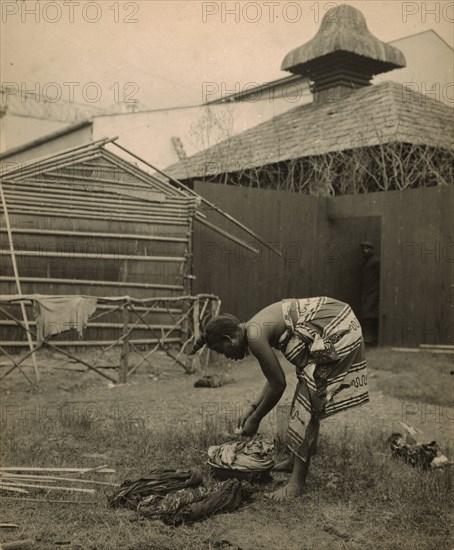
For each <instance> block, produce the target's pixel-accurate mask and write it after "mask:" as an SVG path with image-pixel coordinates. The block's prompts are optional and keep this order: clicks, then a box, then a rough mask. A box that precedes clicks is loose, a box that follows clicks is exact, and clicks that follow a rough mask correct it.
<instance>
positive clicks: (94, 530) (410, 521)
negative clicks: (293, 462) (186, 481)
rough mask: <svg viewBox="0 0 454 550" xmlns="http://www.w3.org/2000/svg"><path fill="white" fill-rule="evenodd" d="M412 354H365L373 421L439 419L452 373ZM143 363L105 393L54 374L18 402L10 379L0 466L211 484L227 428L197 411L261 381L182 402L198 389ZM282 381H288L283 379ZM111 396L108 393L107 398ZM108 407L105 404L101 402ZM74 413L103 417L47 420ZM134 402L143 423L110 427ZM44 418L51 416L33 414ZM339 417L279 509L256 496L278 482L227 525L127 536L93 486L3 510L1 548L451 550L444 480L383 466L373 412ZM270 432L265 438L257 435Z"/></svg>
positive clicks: (383, 433)
mask: <svg viewBox="0 0 454 550" xmlns="http://www.w3.org/2000/svg"><path fill="white" fill-rule="evenodd" d="M413 355H416V354H412V355H410V354H408V357H407V354H404V356H402V355H401V354H396V353H393V352H390V351H387V350H374V351H373V352H371V353H370V354H369V365H370V375H371V381H370V385H371V388H370V390H371V394H374V395H378V394H380V393H381V392H385V391H386V392H391V393H392V394H393V395H394V397H387V396H385V397H384V398H383V399H381V400H380V399H378V400H375V401H373V400H372V402H371V408H372V411H376V412H377V414H381V415H384V416H383V418H387V416H386V415H390V414H391V413H390V411H391V410H392V407H393V406H394V405H395V407H396V410H397V409H398V400H399V399H403V400H406V399H411V398H413V399H415V400H416V401H418V402H419V401H421V402H422V401H423V400H426V401H427V402H429V403H435V404H439V405H440V406H441V405H442V404H445V403H446V395H447V393H446V392H447V390H446V387H447V386H448V383H447V381H449V383H452V377H449V370H450V367H449V365H450V362H449V361H448V360H446V358H445V359H444V360H443V359H442V358H441V357H440V356H439V357H437V358H435V359H433V358H432V356H428V357H427V358H425V356H424V357H423V356H420V355H419V354H417V355H418V357H417V358H415V359H414V358H413ZM158 359H159V360H158ZM429 359H430V363H428V361H429ZM155 361H156V364H155V368H154V370H153V374H152V375H151V376H150V374H149V373H147V372H141V373H137V376H136V378H134V379H133V380H132V381H131V383H130V384H128V386H123V387H118V388H117V389H111V390H107V389H106V384H105V382H102V381H100V380H99V379H98V378H96V377H92V375H91V374H81V373H77V374H72V373H62V372H61V371H53V372H52V373H50V374H49V375H47V376H44V379H43V381H42V383H41V385H40V389H39V393H38V394H37V395H36V394H31V393H30V392H28V389H27V386H26V384H25V383H24V382H23V381H22V379H21V378H20V377H19V376H18V377H17V378H12V379H11V380H10V381H8V385H7V386H6V387H5V388H4V394H3V399H4V400H5V398H6V400H7V401H6V403H7V404H9V405H11V403H15V402H17V403H20V404H21V405H22V404H23V405H24V406H25V407H28V409H27V408H26V411H25V413H24V412H22V413H20V414H11V415H10V414H6V415H3V416H2V425H1V428H2V436H1V437H2V448H1V452H2V457H1V462H2V463H3V464H5V465H11V464H15V465H37V466H48V467H50V466H95V465H98V464H101V463H102V464H103V463H108V465H109V466H110V467H113V468H115V469H116V471H117V473H116V474H114V475H112V476H106V475H102V474H97V475H95V474H92V476H93V478H96V479H99V480H109V481H115V482H121V481H122V480H124V479H128V478H135V477H139V476H140V475H141V474H142V473H146V472H147V470H149V469H150V468H152V467H156V466H165V467H175V468H192V467H194V466H197V467H199V468H200V469H201V470H202V472H203V475H204V478H205V479H207V480H209V479H210V472H209V471H208V469H207V466H206V449H207V447H208V446H209V445H212V444H216V443H219V442H222V441H225V440H226V435H225V431H226V428H227V427H228V425H229V422H230V421H231V418H230V417H227V416H225V415H223V416H222V417H221V416H219V415H217V416H216V415H213V416H206V415H205V416H203V415H200V404H201V402H209V403H211V404H213V403H220V402H221V401H222V400H223V402H225V403H231V402H232V401H233V399H241V400H244V399H245V398H246V397H251V396H253V394H254V393H255V392H256V390H258V389H259V388H260V385H261V383H262V380H261V378H259V375H260V373H259V372H258V371H257V369H256V366H255V365H252V364H251V365H249V364H248V365H246V368H245V367H241V366H240V364H238V365H235V366H234V367H232V368H230V369H229V367H228V366H226V369H229V372H230V373H231V374H232V375H233V377H234V378H235V380H236V382H235V383H233V384H229V385H226V386H223V387H221V388H215V389H194V388H193V382H194V380H195V379H196V377H194V376H188V375H185V374H182V373H181V371H179V370H178V368H177V367H174V366H172V365H170V364H169V363H166V360H165V358H162V357H158V358H156V359H155ZM423 363H426V364H423ZM427 363H428V364H427ZM285 368H286V372H288V376H287V378H288V380H289V381H290V380H291V368H290V369H288V368H287V367H285ZM447 369H448V370H447ZM414 373H418V376H417V377H415V376H414ZM164 375H165V376H164ZM440 379H442V380H443V383H440ZM6 380H8V379H6ZM6 380H5V382H6ZM424 380H425V382H424ZM62 385H63V388H64V389H63V390H62V389H61V388H62ZM290 385H291V384H290ZM408 386H411V389H410V388H409V387H408ZM436 387H439V388H440V395H437V392H436V390H435V389H436ZM451 387H452V386H451ZM291 390H292V388H291V387H290V388H289V391H290V392H291ZM109 392H110V393H109ZM112 392H116V393H115V394H114V395H113V396H112ZM251 392H252V395H251ZM62 394H63V395H62ZM234 396H235V397H234ZM108 398H109V399H111V401H108V402H107V401H105V400H106V399H108ZM208 400H209V401H208ZM76 401H77V402H79V403H81V402H85V403H87V402H88V403H95V402H96V403H98V404H99V406H100V407H101V404H103V405H102V406H103V409H102V410H103V411H104V412H105V413H106V414H103V415H102V417H101V416H100V415H99V414H93V410H92V409H91V410H89V409H88V408H85V409H82V413H80V411H79V409H77V411H76V409H73V414H69V413H68V414H50V413H49V411H51V410H56V409H55V406H56V405H55V404H56V403H57V402H59V403H60V405H61V403H63V402H64V403H66V404H67V403H70V402H76ZM382 401H383V403H382ZM132 402H133V403H134V406H135V407H137V406H139V405H140V406H141V407H142V409H141V410H142V412H145V411H146V412H147V415H145V416H144V415H142V416H143V418H142V416H140V415H130V414H121V415H118V409H117V404H118V403H122V404H123V405H125V404H127V403H132ZM106 403H109V405H107V404H106ZM114 404H115V406H114ZM43 406H47V407H54V408H53V409H50V408H48V409H47V412H46V414H43V412H42V411H43V410H44V409H43V408H42V407H43ZM40 407H41V408H40ZM8 410H9V411H10V410H12V409H11V408H10V409H8ZM18 410H19V409H17V411H18ZM65 410H67V411H70V410H71V409H68V408H66V409H65ZM122 410H123V411H125V410H126V409H125V408H124V407H123V409H122ZM360 410H362V411H367V408H358V409H357V411H360ZM17 411H16V412H17ZM164 413H165V414H164ZM349 414H350V413H348V414H346V415H341V416H339V418H344V419H346V420H341V421H340V422H339V423H337V424H332V425H331V426H328V429H327V430H326V431H325V432H323V431H322V436H321V438H320V447H319V452H318V454H317V455H316V457H314V460H313V463H312V465H311V472H310V474H309V479H308V484H307V491H306V494H305V496H304V497H303V498H301V499H297V500H295V501H291V502H287V503H274V502H270V501H269V500H267V499H265V498H264V497H263V495H262V494H261V492H263V491H268V490H270V489H273V488H275V487H277V486H279V485H281V484H283V483H284V482H285V480H286V475H285V474H275V475H274V479H273V482H272V483H270V484H268V485H265V486H263V487H260V488H259V489H260V490H259V492H258V493H257V495H256V496H255V497H254V499H253V501H252V502H250V503H249V504H247V505H246V506H245V507H244V508H243V509H240V510H239V511H238V512H236V513H234V514H224V515H219V516H216V517H214V518H211V519H209V520H207V521H204V522H200V523H198V524H196V525H193V526H182V527H178V528H172V527H167V526H165V525H163V524H162V523H160V522H158V521H149V520H146V521H143V522H140V523H138V522H137V521H136V516H135V514H134V512H132V511H129V510H112V509H109V508H108V507H107V503H106V500H107V495H108V494H109V493H110V491H111V489H110V488H105V487H102V486H101V487H102V489H101V490H99V491H98V493H97V494H96V495H82V496H75V495H70V496H68V495H63V494H58V493H55V494H52V496H50V495H49V496H48V497H47V498H54V499H71V500H72V501H73V503H71V504H65V505H62V504H49V503H46V504H44V503H34V502H25V501H23V500H11V499H10V498H8V499H7V498H2V499H0V505H1V507H2V510H3V512H2V521H12V522H15V523H17V524H18V525H19V526H20V529H19V530H16V531H15V532H11V533H3V532H2V533H0V535H1V536H2V538H3V540H13V539H21V538H34V539H35V540H36V548H37V550H41V549H46V550H47V549H52V548H61V547H63V548H70V549H80V550H82V549H83V550H101V549H103V550H110V549H117V548H118V549H122V550H145V549H150V548H151V549H159V550H161V549H162V550H166V549H169V550H170V549H175V550H176V549H191V550H192V549H210V548H211V549H215V548H231V549H232V550H233V549H234V548H236V547H240V548H242V549H243V550H260V549H267V550H268V549H272V550H273V549H276V550H281V549H286V550H287V549H288V550H293V549H295V550H296V549H298V550H303V549H307V550H309V549H310V550H319V549H327V550H328V549H329V550H331V549H334V550H336V549H345V548H348V549H352V550H356V549H358V550H359V549H363V548H373V549H375V548H377V549H380V550H382V549H383V550H387V549H390V550H391V549H397V548H399V549H403V550H407V549H408V550H410V549H411V550H413V549H415V550H419V549H420V550H423V549H424V550H432V549H433V548H437V549H440V550H450V549H452V547H453V542H452V541H453V538H452V537H453V533H452V531H451V532H450V525H451V523H450V513H451V510H452V508H453V505H454V499H453V494H454V491H453V490H452V489H453V487H452V476H451V474H452V472H451V469H445V470H443V471H430V472H422V471H419V470H415V469H413V468H411V467H410V466H408V465H406V464H401V463H399V462H396V461H393V460H392V459H391V458H390V456H389V453H388V450H387V442H386V439H387V437H388V435H389V427H390V425H388V424H386V423H378V422H376V420H375V418H376V417H375V412H374V414H364V413H358V415H357V418H356V417H355V416H354V415H352V416H349ZM27 415H28V416H27ZM349 418H350V419H351V418H354V420H348V419H349ZM357 420H358V422H357ZM269 428H270V425H265V426H264V429H265V431H267V430H268V431H269ZM272 428H273V429H275V426H273V427H272ZM451 428H452V424H451ZM447 429H448V430H449V429H450V427H449V426H447ZM270 433H272V432H270ZM32 496H34V497H35V498H43V499H44V498H46V497H45V495H32ZM227 541H228V542H227ZM65 542H66V544H65V545H64V546H62V543H65Z"/></svg>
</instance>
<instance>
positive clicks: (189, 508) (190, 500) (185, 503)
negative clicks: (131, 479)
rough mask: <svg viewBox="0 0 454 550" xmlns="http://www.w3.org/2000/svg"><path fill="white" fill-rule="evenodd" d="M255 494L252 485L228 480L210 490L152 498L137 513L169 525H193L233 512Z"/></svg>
mask: <svg viewBox="0 0 454 550" xmlns="http://www.w3.org/2000/svg"><path fill="white" fill-rule="evenodd" d="M252 492H253V489H252V487H251V486H250V485H248V484H246V483H244V482H243V483H242V482H240V481H238V480H234V479H229V480H228V481H224V482H221V483H217V484H216V485H214V486H213V487H211V488H207V487H199V488H197V489H181V490H180V491H176V492H174V493H170V494H168V495H166V496H165V497H152V498H150V499H147V500H146V501H143V502H142V503H141V504H140V505H139V507H138V513H139V514H140V515H142V516H144V517H147V518H154V519H161V520H162V521H163V522H164V523H166V524H168V525H180V524H181V523H193V522H195V521H200V520H203V519H205V518H207V517H210V516H213V515H214V514H219V513H221V512H233V511H234V510H236V509H237V508H239V506H240V505H241V504H242V503H243V502H244V501H246V500H247V499H248V498H249V497H250V496H251V494H252Z"/></svg>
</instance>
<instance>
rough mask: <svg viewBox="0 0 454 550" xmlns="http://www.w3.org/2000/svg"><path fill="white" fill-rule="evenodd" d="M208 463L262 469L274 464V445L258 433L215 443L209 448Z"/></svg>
mask: <svg viewBox="0 0 454 550" xmlns="http://www.w3.org/2000/svg"><path fill="white" fill-rule="evenodd" d="M208 457H209V459H208V464H210V465H211V466H215V467H217V468H227V469H232V470H247V471H260V470H270V469H271V468H272V467H273V466H274V445H273V443H272V442H271V441H269V440H267V439H264V438H263V437H262V436H261V435H260V434H257V435H256V436H254V437H253V438H251V439H246V440H244V441H233V442H231V443H224V444H223V445H218V446H215V445H213V446H212V447H210V448H209V449H208Z"/></svg>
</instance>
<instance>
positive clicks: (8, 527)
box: [0, 522, 19, 529]
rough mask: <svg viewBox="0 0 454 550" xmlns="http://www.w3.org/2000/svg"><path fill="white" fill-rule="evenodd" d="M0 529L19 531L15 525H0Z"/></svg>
mask: <svg viewBox="0 0 454 550" xmlns="http://www.w3.org/2000/svg"><path fill="white" fill-rule="evenodd" d="M0 529H19V525H17V524H16V523H3V522H2V523H0Z"/></svg>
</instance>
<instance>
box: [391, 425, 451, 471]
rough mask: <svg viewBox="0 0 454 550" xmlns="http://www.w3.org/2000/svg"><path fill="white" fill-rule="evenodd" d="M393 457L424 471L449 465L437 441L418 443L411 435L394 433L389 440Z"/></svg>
mask: <svg viewBox="0 0 454 550" xmlns="http://www.w3.org/2000/svg"><path fill="white" fill-rule="evenodd" d="M388 442H389V446H390V448H391V453H392V456H393V457H396V458H401V459H403V460H404V462H406V463H407V464H410V465H411V466H413V467H415V468H416V467H419V468H422V469H423V470H427V469H429V468H439V467H440V466H444V465H445V464H446V463H448V459H447V457H446V456H444V455H442V454H441V453H440V448H439V447H438V445H437V443H436V442H435V441H431V442H430V443H418V442H417V441H416V440H415V439H413V438H412V437H410V436H409V435H402V434H400V433H397V432H395V433H393V434H391V435H390V436H389V438H388Z"/></svg>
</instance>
